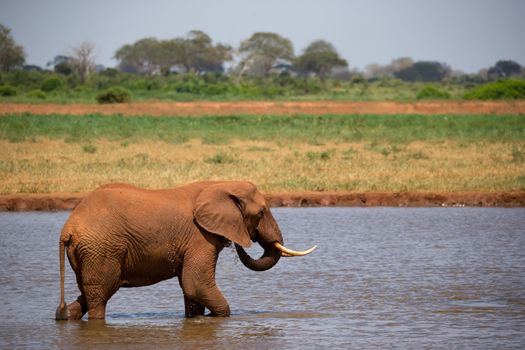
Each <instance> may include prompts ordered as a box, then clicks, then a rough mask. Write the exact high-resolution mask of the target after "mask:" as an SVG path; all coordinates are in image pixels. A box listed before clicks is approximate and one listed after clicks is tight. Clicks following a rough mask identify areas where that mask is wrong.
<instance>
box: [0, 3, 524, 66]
mask: <svg viewBox="0 0 525 350" xmlns="http://www.w3.org/2000/svg"><path fill="white" fill-rule="evenodd" d="M524 18H525V0H361V1H357V0H346V1H345V0H171V1H170V0H147V1H146V0H144V1H138V0H90V1H87V0H84V1H80V0H0V23H1V24H3V25H4V26H7V27H8V28H11V30H12V31H11V34H12V35H13V37H14V39H15V41H16V42H17V43H18V44H20V45H22V46H23V47H24V49H25V52H26V54H27V57H26V63H27V64H36V65H39V66H42V67H45V65H46V63H47V62H49V61H51V60H52V59H53V58H54V57H55V56H56V55H60V54H70V53H71V49H72V48H73V47H75V46H78V45H79V44H80V43H81V42H83V41H89V42H92V43H93V44H95V54H96V61H97V63H99V64H102V65H104V66H107V67H113V66H115V65H116V64H117V61H115V60H114V59H113V55H114V53H115V51H116V50H117V49H118V48H119V47H121V46H122V45H125V44H131V43H133V42H135V41H137V40H139V39H142V38H145V37H156V38H158V39H171V38H175V37H184V36H186V35H187V34H188V32H189V31H190V30H195V29H197V30H202V31H204V32H206V33H207V34H209V35H210V36H211V38H212V39H213V41H214V42H215V43H217V42H219V43H223V44H229V45H232V46H233V47H238V45H239V44H240V42H241V41H242V40H245V39H247V38H249V37H250V36H251V35H252V34H253V33H255V32H259V31H269V32H274V33H278V34H280V35H282V36H284V37H286V38H288V39H290V40H291V41H292V43H293V45H294V49H295V53H296V54H301V52H302V51H303V49H304V48H305V47H306V46H307V45H308V44H309V43H311V42H312V41H314V40H317V39H324V40H327V41H329V42H330V43H332V44H333V45H334V46H335V48H336V49H337V50H338V52H339V53H340V55H341V56H342V57H343V58H344V59H346V60H347V61H348V63H349V65H350V68H357V69H360V70H362V69H364V68H365V67H366V65H368V64H371V63H379V64H388V63H390V61H391V60H392V59H395V58H398V57H406V56H408V57H412V58H413V59H414V60H431V61H439V62H444V63H447V64H449V65H450V66H451V67H452V68H453V69H456V70H461V71H463V72H465V73H475V72H477V71H478V70H480V69H482V68H487V67H490V66H492V65H493V64H494V63H495V62H496V61H498V60H501V59H510V60H514V61H516V62H518V63H520V64H521V65H524V66H525V40H524V37H525V19H524Z"/></svg>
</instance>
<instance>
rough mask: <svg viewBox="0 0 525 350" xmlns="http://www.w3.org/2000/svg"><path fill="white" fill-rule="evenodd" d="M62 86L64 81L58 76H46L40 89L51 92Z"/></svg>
mask: <svg viewBox="0 0 525 350" xmlns="http://www.w3.org/2000/svg"><path fill="white" fill-rule="evenodd" d="M62 86H64V83H63V82H62V80H60V79H59V78H56V77H54V78H47V79H46V80H44V81H43V82H42V86H41V87H40V88H41V89H42V91H45V92H51V91H55V90H58V89H60V88H61V87H62Z"/></svg>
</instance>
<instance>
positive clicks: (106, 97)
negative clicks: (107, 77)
mask: <svg viewBox="0 0 525 350" xmlns="http://www.w3.org/2000/svg"><path fill="white" fill-rule="evenodd" d="M129 101H131V95H130V93H129V91H128V90H126V89H124V88H121V87H119V86H116V87H112V88H109V89H107V90H105V91H102V92H101V93H100V94H98V95H97V102H98V103H124V102H129Z"/></svg>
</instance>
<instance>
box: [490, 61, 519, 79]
mask: <svg viewBox="0 0 525 350" xmlns="http://www.w3.org/2000/svg"><path fill="white" fill-rule="evenodd" d="M487 74H488V77H489V78H496V79H497V78H509V77H512V76H514V75H520V74H521V65H520V64H519V63H516V62H514V61H511V60H500V61H498V62H496V64H495V65H494V66H492V67H490V68H489V70H488V72H487Z"/></svg>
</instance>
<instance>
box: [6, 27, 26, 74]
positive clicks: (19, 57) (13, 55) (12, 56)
mask: <svg viewBox="0 0 525 350" xmlns="http://www.w3.org/2000/svg"><path fill="white" fill-rule="evenodd" d="M25 61H26V54H25V52H24V48H23V47H22V46H20V45H17V44H16V42H15V40H14V39H13V37H12V35H11V29H9V28H7V27H5V26H3V25H2V24H0V71H2V72H7V71H11V70H14V69H17V68H22V66H23V65H24V63H25Z"/></svg>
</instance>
